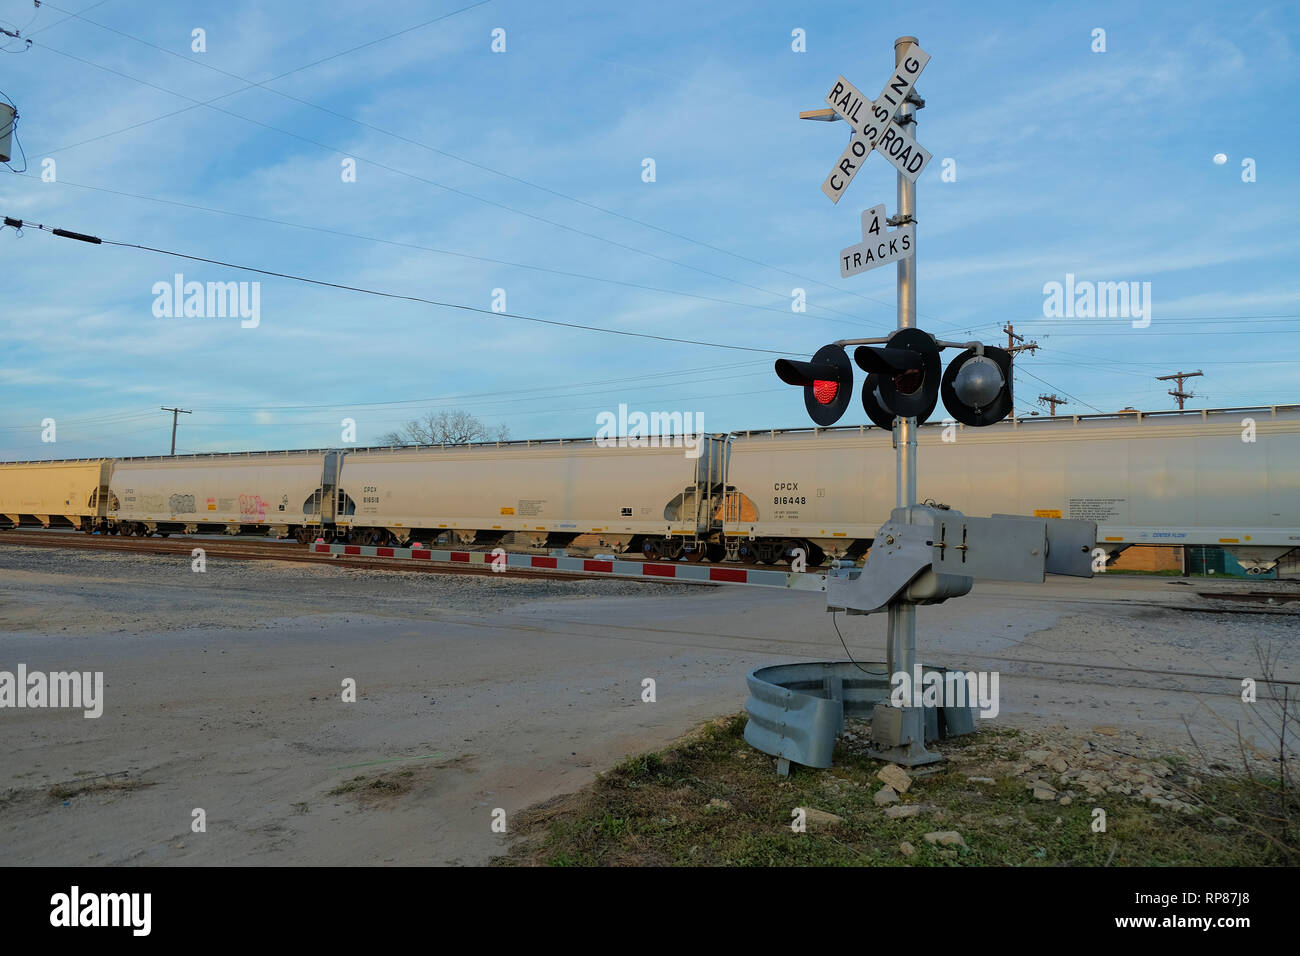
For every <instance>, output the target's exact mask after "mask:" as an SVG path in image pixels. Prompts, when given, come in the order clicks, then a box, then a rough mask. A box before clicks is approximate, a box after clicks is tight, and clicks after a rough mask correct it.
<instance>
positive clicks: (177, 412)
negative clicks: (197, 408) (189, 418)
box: [162, 406, 194, 455]
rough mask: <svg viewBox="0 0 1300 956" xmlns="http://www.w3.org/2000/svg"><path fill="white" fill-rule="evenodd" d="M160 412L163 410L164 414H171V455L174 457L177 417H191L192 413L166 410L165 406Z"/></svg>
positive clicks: (179, 409)
mask: <svg viewBox="0 0 1300 956" xmlns="http://www.w3.org/2000/svg"><path fill="white" fill-rule="evenodd" d="M162 410H163V411H164V412H171V413H172V454H173V455H175V454H176V420H177V416H179V415H193V414H194V413H193V412H191V411H186V410H185V409H183V408H167V407H166V406H164V407H163V409H162Z"/></svg>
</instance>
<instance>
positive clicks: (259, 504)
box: [239, 495, 267, 524]
mask: <svg viewBox="0 0 1300 956" xmlns="http://www.w3.org/2000/svg"><path fill="white" fill-rule="evenodd" d="M266 509H267V503H266V502H265V501H263V500H262V496H261V495H240V496H239V517H240V520H242V521H244V522H245V523H247V524H261V523H262V522H263V521H265V520H266Z"/></svg>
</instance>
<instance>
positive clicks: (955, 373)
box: [939, 345, 1012, 428]
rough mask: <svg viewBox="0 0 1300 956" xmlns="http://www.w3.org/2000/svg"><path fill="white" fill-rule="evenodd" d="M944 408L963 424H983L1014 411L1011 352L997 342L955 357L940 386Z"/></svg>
mask: <svg viewBox="0 0 1300 956" xmlns="http://www.w3.org/2000/svg"><path fill="white" fill-rule="evenodd" d="M939 394H940V395H942V396H943V407H944V408H946V409H948V414H949V415H951V416H952V417H953V418H955V419H957V421H959V422H961V423H962V424H963V425H974V426H975V427H977V428H979V427H983V426H984V425H992V424H993V423H994V422H1000V421H1002V419H1004V418H1006V417H1007V416H1008V415H1010V414H1011V403H1012V395H1011V353H1010V352H1008V351H1007V350H1006V349H1000V348H998V347H997V346H994V345H985V346H984V347H983V348H982V349H973V348H970V349H967V350H966V351H964V352H962V353H961V354H960V355H958V356H957V357H956V358H955V359H953V361H952V364H951V365H949V366H948V371H946V372H944V373H943V382H942V383H940V385H939Z"/></svg>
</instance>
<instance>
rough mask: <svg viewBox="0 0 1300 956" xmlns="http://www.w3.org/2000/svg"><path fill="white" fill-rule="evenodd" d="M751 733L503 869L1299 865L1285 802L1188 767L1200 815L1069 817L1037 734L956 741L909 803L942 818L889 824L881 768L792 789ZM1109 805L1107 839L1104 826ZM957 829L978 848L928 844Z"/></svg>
mask: <svg viewBox="0 0 1300 956" xmlns="http://www.w3.org/2000/svg"><path fill="white" fill-rule="evenodd" d="M745 722H746V717H745V715H743V714H737V715H734V716H730V717H725V718H721V719H719V720H716V721H712V722H711V723H709V724H706V725H704V726H703V727H702V728H700V729H699V730H697V731H696V732H695V733H693V734H691V735H690V736H688V737H687V738H684V739H683V740H681V741H680V742H678V743H677V744H675V745H674V746H672V747H671V748H669V749H667V750H664V751H662V752H658V753H648V754H642V755H639V756H635V757H631V758H628V759H627V760H624V761H623V762H622V763H620V764H619V765H618V766H616V767H614V768H613V769H611V770H610V771H608V772H606V773H604V774H602V775H601V776H600V777H599V778H598V779H597V781H596V782H595V783H594V784H592V785H591V786H590V787H588V788H587V789H585V790H583V791H581V792H580V793H578V794H573V795H570V796H568V797H563V798H560V799H559V800H556V801H551V802H549V803H547V804H544V805H542V806H539V807H535V808H532V809H530V810H529V811H526V812H525V813H523V814H520V815H518V816H516V817H515V819H514V821H512V827H511V830H512V834H513V835H514V837H515V841H514V845H513V847H512V849H511V850H510V852H509V853H508V854H507V855H506V856H504V857H501V858H499V859H498V860H497V861H496V863H497V865H507V866H509V865H523V866H528V865H549V866H623V865H626V866H646V865H669V866H863V865H867V866H897V865H933V866H967V865H981V866H1104V865H1122V866H1204V865H1210V866H1239V865H1240V866H1258V865H1284V864H1288V863H1295V862H1296V861H1297V850H1298V849H1300V834H1298V831H1297V827H1296V826H1295V825H1291V824H1287V825H1285V826H1283V827H1282V829H1281V831H1280V833H1281V838H1280V839H1279V838H1278V836H1277V835H1276V834H1272V835H1269V834H1263V833H1260V832H1258V831H1257V829H1256V828H1255V827H1254V826H1253V825H1252V822H1251V821H1252V819H1257V816H1254V815H1257V814H1258V813H1261V812H1267V813H1272V814H1274V815H1278V814H1281V817H1282V818H1285V816H1286V815H1285V812H1284V811H1285V809H1286V808H1285V807H1284V806H1283V805H1282V801H1281V796H1280V793H1279V794H1278V795H1277V796H1278V802H1277V804H1276V805H1275V806H1273V807H1271V808H1270V807H1265V806H1262V805H1261V798H1260V791H1259V789H1258V784H1252V783H1250V782H1249V781H1246V780H1245V779H1238V778H1235V777H1224V776H1217V775H1205V776H1196V777H1195V782H1192V771H1190V770H1189V769H1188V768H1187V766H1186V764H1185V762H1179V761H1176V760H1168V761H1166V762H1167V763H1168V764H1169V766H1170V767H1172V768H1173V773H1174V776H1173V777H1171V778H1170V781H1171V783H1174V784H1178V785H1181V784H1187V785H1188V787H1189V790H1188V792H1189V793H1193V792H1194V794H1195V800H1196V801H1197V803H1198V805H1199V806H1200V809H1199V811H1198V812H1196V813H1187V812H1183V811H1180V810H1176V809H1170V808H1162V807H1159V806H1155V805H1152V804H1150V803H1147V802H1145V801H1143V800H1139V799H1136V798H1134V797H1130V796H1124V795H1120V794H1112V793H1106V794H1103V795H1101V796H1087V795H1083V794H1078V793H1076V794H1075V795H1074V797H1073V799H1072V802H1071V803H1070V804H1069V805H1066V806H1063V805H1061V804H1060V803H1059V802H1058V801H1056V800H1051V801H1041V800H1037V799H1035V798H1034V797H1033V794H1032V792H1031V791H1030V790H1029V789H1027V788H1026V785H1025V777H1024V775H1023V774H1018V773H1017V772H1016V764H1015V762H1016V761H1018V760H1020V759H1021V757H1022V754H1023V753H1024V751H1026V750H1028V749H1031V748H1033V746H1034V744H1035V738H1034V735H1033V734H1032V733H1028V732H1019V731H1015V730H1007V729H992V730H984V731H981V732H979V733H977V734H972V735H969V736H967V737H962V738H957V739H954V740H947V741H944V743H943V752H944V754H945V756H946V757H947V758H948V759H947V760H945V762H943V763H941V764H937V765H934V769H933V770H932V771H930V768H917V770H918V772H917V774H916V775H915V777H914V780H913V783H912V785H911V787H910V788H909V790H908V791H907V793H905V794H904V795H902V797H901V800H900V803H899V804H897V805H902V806H906V805H922V806H924V807H927V808H928V809H925V810H924V811H923V812H922V813H920V814H919V815H918V816H914V817H909V818H901V819H891V818H889V817H887V816H886V815H885V813H884V811H883V809H882V808H881V807H879V806H877V805H876V804H875V803H874V801H873V797H874V796H875V794H876V792H877V791H878V790H879V789H880V787H881V783H880V781H879V780H878V779H876V776H875V775H876V772H877V771H878V770H879V769H880V768H881V766H882V765H881V764H880V763H879V762H878V761H875V760H872V759H870V758H869V757H867V756H866V755H865V754H862V753H860V752H855V751H854V750H852V749H850V747H849V746H848V745H846V744H845V742H844V741H843V740H841V742H840V743H839V744H837V747H836V752H835V759H834V764H833V766H832V767H831V768H829V769H827V770H813V769H809V768H793V769H792V772H791V775H790V776H789V777H788V778H782V777H778V776H777V775H776V773H775V771H774V761H773V760H772V758H770V757H768V756H767V755H765V754H761V753H759V752H758V751H756V750H754V749H753V748H751V747H750V746H749V745H748V744H746V743H745V741H744V739H743V733H744V727H745ZM972 776H975V777H988V778H992V779H993V783H992V784H988V783H972V782H970V781H968V779H967V778H968V777H972ZM1264 802H1265V803H1266V802H1267V800H1265V801H1264ZM1288 802H1289V803H1290V804H1292V807H1293V808H1292V810H1291V814H1292V816H1291V818H1290V819H1294V820H1297V821H1298V822H1300V806H1297V805H1295V799H1294V797H1291V798H1289V800H1288ZM1098 806H1100V807H1102V808H1103V809H1104V810H1105V812H1106V832H1104V833H1097V832H1094V831H1093V829H1092V824H1093V819H1094V817H1093V808H1094V807H1098ZM796 808H805V809H816V810H820V811H825V812H828V813H831V814H835V815H836V816H838V817H840V818H842V819H841V821H840V822H838V823H830V824H817V823H814V822H811V821H810V822H809V823H808V826H807V831H806V832H803V833H796V832H793V831H792V829H791V822H792V820H793V816H792V813H793V811H794V810H795V809H796ZM810 816H812V815H811V814H810ZM1227 817H1233V818H1234V819H1233V820H1226V819H1225V818H1227ZM1216 820H1217V821H1218V822H1216ZM1238 820H1240V821H1244V822H1243V823H1238V822H1237V821H1238ZM949 830H953V831H957V832H958V833H960V834H961V836H962V840H963V842H964V845H956V846H950V847H946V846H941V845H932V844H930V843H927V842H926V840H925V834H927V833H931V832H934V831H949ZM904 843H907V844H910V845H911V847H912V848H913V851H914V852H913V853H912V855H907V854H905V852H904V851H903V850H901V849H900V846H901V845H902V844H904Z"/></svg>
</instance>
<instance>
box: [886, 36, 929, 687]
mask: <svg viewBox="0 0 1300 956" xmlns="http://www.w3.org/2000/svg"><path fill="white" fill-rule="evenodd" d="M914 43H915V44H917V45H918V46H919V45H920V41H919V40H917V38H916V37H910V36H905V37H899V38H898V39H897V40H895V41H894V65H895V66H898V65H900V64H901V63H902V62H903V54H904V53H905V52H906V50H907V48H908V47H910V46H911V45H912V44H914ZM915 100H920V97H918V96H916V94H915V93H909V94H908V97H907V99H906V100H905V101H904V103H903V105H902V106H901V107H900V108H899V111H898V119H897V122H898V125H899V126H901V127H903V129H905V130H907V131H908V132H909V133H910V132H911V130H910V129H908V127H909V126H913V127H914V126H915V125H916V109H917V107H916V104H915V102H914V101H915ZM920 104H921V105H924V100H921V101H920ZM915 222H916V184H915V183H913V182H910V181H909V180H908V178H907V177H906V176H904V175H903V174H902V173H901V172H900V173H898V212H897V215H896V216H895V217H894V218H893V219H891V220H890V221H889V224H890V225H892V226H904V225H910V224H912V223H915ZM897 268H898V273H897V285H898V328H900V329H908V328H915V327H916V254H915V253H913V254H912V255H910V256H907V257H906V258H903V259H899V260H898V266H897ZM916 428H917V426H916V419H915V418H895V419H894V447H895V449H897V456H898V467H897V474H896V481H895V489H896V491H895V506H896V507H899V508H910V507H912V505H914V504H916ZM908 520H909V521H910V520H911V519H910V516H909V519H908ZM888 617H889V630H888V638H887V639H886V656H887V658H888V660H887V664H888V667H889V673H890V674H897V673H899V672H900V671H902V672H903V673H906V674H909V675H910V674H911V673H912V669H913V664H915V663H916V605H915V604H909V603H907V602H905V601H895V602H893V603H892V604H890V605H889V612H888Z"/></svg>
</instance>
